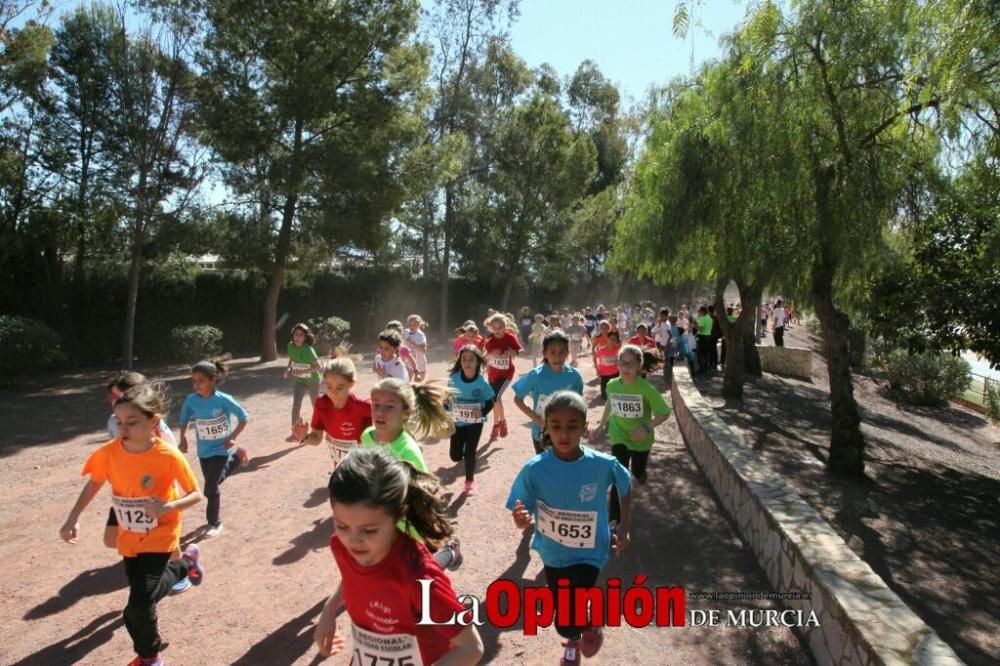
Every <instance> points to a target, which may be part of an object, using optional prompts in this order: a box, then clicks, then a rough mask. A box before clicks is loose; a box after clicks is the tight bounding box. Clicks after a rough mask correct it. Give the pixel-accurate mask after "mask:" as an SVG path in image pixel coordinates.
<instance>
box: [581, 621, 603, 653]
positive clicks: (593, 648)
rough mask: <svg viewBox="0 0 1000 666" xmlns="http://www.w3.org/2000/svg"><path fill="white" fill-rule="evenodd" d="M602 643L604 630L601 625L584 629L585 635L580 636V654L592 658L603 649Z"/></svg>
mask: <svg viewBox="0 0 1000 666" xmlns="http://www.w3.org/2000/svg"><path fill="white" fill-rule="evenodd" d="M602 645H604V632H603V631H601V628H600V627H592V628H590V629H584V630H583V636H581V637H580V654H582V655H583V656H584V657H586V658H587V659H590V658H591V657H593V656H594V655H595V654H597V653H598V652H600V651H601V646H602Z"/></svg>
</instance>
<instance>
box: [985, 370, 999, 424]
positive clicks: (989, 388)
mask: <svg viewBox="0 0 1000 666" xmlns="http://www.w3.org/2000/svg"><path fill="white" fill-rule="evenodd" d="M983 391H984V393H985V394H986V404H985V405H984V407H985V408H986V416H988V417H989V418H990V419H991V420H992V421H993V422H994V423H998V424H1000V382H998V381H997V380H995V379H987V380H986V385H985V386H984V387H983Z"/></svg>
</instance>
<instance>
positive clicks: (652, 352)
mask: <svg viewBox="0 0 1000 666" xmlns="http://www.w3.org/2000/svg"><path fill="white" fill-rule="evenodd" d="M625 354H632V355H633V356H635V358H636V360H638V361H639V363H640V364H641V366H642V371H643V372H646V373H649V372H656V370H657V369H658V368H659V367H660V366H661V365H662V364H663V355H662V354H661V353H660V350H658V349H649V348H648V347H640V346H639V345H625V346H623V347H622V348H621V349H619V350H618V361H619V363H620V362H621V360H622V356H623V355H625Z"/></svg>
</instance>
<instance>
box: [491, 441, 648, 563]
mask: <svg viewBox="0 0 1000 666" xmlns="http://www.w3.org/2000/svg"><path fill="white" fill-rule="evenodd" d="M580 450H581V451H583V455H582V456H581V457H579V458H577V459H576V460H573V461H572V462H567V461H565V460H560V459H559V458H558V457H557V456H556V454H555V451H554V450H552V449H546V450H545V451H543V452H542V453H539V454H538V455H537V456H535V457H534V458H532V459H531V460H529V461H528V462H527V463H526V464H525V465H524V467H523V468H521V471H520V473H518V475H517V478H516V479H514V485H513V487H512V488H511V489H510V496H509V497H507V508H508V509H510V510H513V508H514V503H515V501H517V500H521V504H523V505H524V508H526V509H527V510H528V511H529V512H530V513H531V515H532V516H534V518H535V536H534V538H533V539H532V540H531V547H532V548H534V549H535V550H537V551H538V554H539V555H540V556H541V558H542V562H543V563H544V564H545V566H549V567H568V566H570V565H572V564H589V565H592V566H595V567H597V568H601V567H603V566H604V564H605V563H606V562H607V561H608V552H609V550H610V548H611V526H610V525H609V523H608V492H609V491H610V490H611V486H615V487H617V488H618V494H619V495H620V496H621V497H625V496H627V495H628V494H629V491H630V489H631V482H632V477H631V475H630V474H629V471H628V470H627V469H625V468H624V467H622V464H621V463H620V462H618V461H617V460H616V459H615V458H614V456H610V455H608V454H606V453H601V452H599V451H595V450H593V449H591V448H589V447H587V446H581V447H580Z"/></svg>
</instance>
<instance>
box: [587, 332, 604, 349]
mask: <svg viewBox="0 0 1000 666" xmlns="http://www.w3.org/2000/svg"><path fill="white" fill-rule="evenodd" d="M606 344H608V336H606V335H604V334H603V333H598V334H597V335H595V336H594V337H593V338H591V340H590V346H591V347H593V348H594V349H597V348H598V347H603V346H604V345H606Z"/></svg>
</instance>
